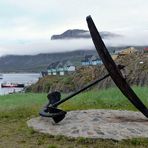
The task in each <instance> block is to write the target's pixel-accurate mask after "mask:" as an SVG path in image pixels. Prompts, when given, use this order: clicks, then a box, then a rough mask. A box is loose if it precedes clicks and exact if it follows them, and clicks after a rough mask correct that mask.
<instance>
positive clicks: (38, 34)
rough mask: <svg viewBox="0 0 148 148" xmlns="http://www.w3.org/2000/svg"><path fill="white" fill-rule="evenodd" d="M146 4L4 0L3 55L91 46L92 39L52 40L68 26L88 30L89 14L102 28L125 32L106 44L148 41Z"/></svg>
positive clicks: (0, 9)
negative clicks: (54, 35) (120, 36)
mask: <svg viewBox="0 0 148 148" xmlns="http://www.w3.org/2000/svg"><path fill="white" fill-rule="evenodd" d="M147 7H148V1H147V0H77V1H76V0H1V1H0V55H5V54H37V53H45V52H54V51H56V52H58V51H63V50H66V51H70V50H73V48H77V49H79V48H87V47H92V46H93V44H92V42H91V40H79V41H78V40H76V41H75V40H73V41H69V42H68V41H66V42H64V41H58V42H55V41H50V37H51V35H53V34H60V33H63V32H64V31H66V30H67V29H75V28H78V29H87V24H86V20H85V18H86V16H87V15H91V16H92V18H93V19H94V21H95V24H96V26H97V27H98V30H99V31H111V32H114V33H119V34H122V35H124V39H122V40H120V39H118V40H110V41H106V43H107V44H113V45H118V44H127V42H129V43H131V44H137V45H143V44H147V40H146V38H148V10H147V9H148V8H147ZM87 30H88V29H87ZM123 42H124V43H123ZM147 45H148V44H147Z"/></svg>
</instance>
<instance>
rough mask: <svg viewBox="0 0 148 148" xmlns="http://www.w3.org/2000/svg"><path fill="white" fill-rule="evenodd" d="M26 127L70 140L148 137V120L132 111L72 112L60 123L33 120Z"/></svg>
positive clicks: (46, 119) (38, 119) (42, 118)
mask: <svg viewBox="0 0 148 148" xmlns="http://www.w3.org/2000/svg"><path fill="white" fill-rule="evenodd" d="M27 124H28V126H29V127H32V128H33V129H34V130H35V131H38V132H41V133H48V134H50V135H64V136H67V137H86V138H101V139H114V140H122V139H131V138H138V137H148V119H147V118H146V117H145V116H144V115H143V114H141V113H140V112H133V111H119V110H78V111H69V112H68V113H67V115H66V117H65V119H64V120H62V121H61V122H59V123H58V124H55V123H54V121H53V120H52V119H51V118H45V117H37V118H33V119H30V120H29V121H27Z"/></svg>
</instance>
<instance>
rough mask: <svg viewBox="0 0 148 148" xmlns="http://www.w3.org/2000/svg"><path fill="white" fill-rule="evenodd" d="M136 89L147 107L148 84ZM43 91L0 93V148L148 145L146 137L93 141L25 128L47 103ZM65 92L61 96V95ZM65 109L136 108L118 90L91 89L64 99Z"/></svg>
mask: <svg viewBox="0 0 148 148" xmlns="http://www.w3.org/2000/svg"><path fill="white" fill-rule="evenodd" d="M134 90H135V92H136V93H137V94H138V96H139V97H140V98H141V100H142V101H143V102H144V103H145V104H146V105H147V106H148V93H147V92H148V87H143V88H141V87H134ZM46 95H47V94H45V93H43V94H34V93H27V94H12V95H5V96H0V148H1V147H2V148H5V147H12V148H13V147H14V148H15V147H19V148H21V147H22V148H25V147H26V148H29V147H39V148H46V147H47V148H59V147H65V148H72V147H78V148H79V147H96V148H97V147H127V145H128V147H147V146H148V139H146V138H145V139H144V138H142V139H131V140H123V141H120V142H117V141H112V140H101V139H98V140H93V139H86V138H82V137H80V138H77V139H73V138H66V137H63V136H51V135H46V134H40V133H37V132H35V131H33V130H32V129H30V128H28V127H27V125H26V121H27V120H28V119H30V118H32V117H35V116H38V112H39V110H40V108H41V107H42V106H43V105H44V104H45V103H46V102H47V99H46ZM64 96H66V95H63V97H64ZM60 107H61V108H63V109H65V110H78V109H93V108H98V109H99V108H101V109H104V108H105V109H123V110H136V109H135V107H134V106H133V105H132V104H131V103H130V102H129V101H128V100H127V99H126V98H125V97H124V96H123V95H122V94H121V93H120V91H119V90H118V89H115V88H111V89H108V90H92V91H88V92H85V93H82V94H80V95H77V96H76V97H74V98H73V99H71V100H69V101H67V102H65V103H64V104H63V105H61V106H60Z"/></svg>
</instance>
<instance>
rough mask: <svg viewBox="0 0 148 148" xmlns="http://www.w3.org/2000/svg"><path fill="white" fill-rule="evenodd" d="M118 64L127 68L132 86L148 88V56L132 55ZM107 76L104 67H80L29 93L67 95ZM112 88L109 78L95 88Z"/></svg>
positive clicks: (44, 81) (44, 80)
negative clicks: (56, 92)
mask: <svg viewBox="0 0 148 148" xmlns="http://www.w3.org/2000/svg"><path fill="white" fill-rule="evenodd" d="M141 62H143V63H141ZM116 63H117V64H122V65H125V66H126V67H125V69H124V70H122V73H123V75H124V77H125V78H126V80H127V82H128V83H129V84H130V85H137V86H148V55H146V54H141V53H136V54H130V55H127V56H123V57H119V58H117V60H116ZM105 74H107V71H106V69H105V68H104V66H103V65H102V66H90V67H79V68H78V69H77V71H76V72H75V73H73V75H67V76H47V77H44V78H42V79H40V80H39V81H38V82H37V83H36V84H34V85H32V86H31V87H30V88H28V91H33V92H48V91H49V90H50V91H54V90H59V91H61V92H65V93H68V92H73V91H76V90H78V89H80V88H82V87H84V86H85V85H86V84H88V83H89V82H91V81H93V80H95V79H98V78H101V77H102V76H104V75H105ZM111 86H115V84H114V83H113V81H112V80H111V78H110V77H109V78H107V79H105V80H103V81H102V82H100V83H99V84H97V85H96V86H95V87H96V88H97V89H98V88H99V89H100V88H109V87H111Z"/></svg>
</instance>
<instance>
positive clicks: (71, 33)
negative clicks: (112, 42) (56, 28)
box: [51, 29, 119, 40]
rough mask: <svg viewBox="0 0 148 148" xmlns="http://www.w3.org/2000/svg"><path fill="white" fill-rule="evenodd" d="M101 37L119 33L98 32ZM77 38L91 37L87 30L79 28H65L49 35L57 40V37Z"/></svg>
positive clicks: (115, 35) (109, 36)
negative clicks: (61, 31) (58, 32)
mask: <svg viewBox="0 0 148 148" xmlns="http://www.w3.org/2000/svg"><path fill="white" fill-rule="evenodd" d="M100 34H101V37H102V38H111V37H118V36H119V35H117V34H114V33H111V32H107V31H104V32H100ZM79 38H84V39H85V38H91V36H90V33H89V31H88V30H80V29H72V30H67V31H65V32H63V33H62V34H59V35H53V36H51V40H59V39H79Z"/></svg>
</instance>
